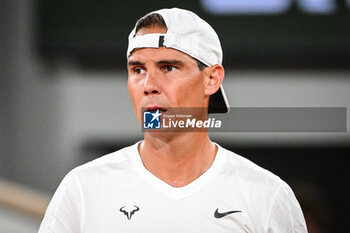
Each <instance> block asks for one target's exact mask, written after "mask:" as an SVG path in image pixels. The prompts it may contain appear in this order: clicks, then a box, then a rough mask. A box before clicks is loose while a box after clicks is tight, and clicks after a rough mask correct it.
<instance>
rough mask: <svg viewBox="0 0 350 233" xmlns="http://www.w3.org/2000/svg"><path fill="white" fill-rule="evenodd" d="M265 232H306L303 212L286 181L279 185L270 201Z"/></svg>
mask: <svg viewBox="0 0 350 233" xmlns="http://www.w3.org/2000/svg"><path fill="white" fill-rule="evenodd" d="M265 232H267V233H307V228H306V223H305V219H304V215H303V212H302V210H301V208H300V205H299V203H298V201H297V199H296V197H295V196H294V193H293V191H292V189H291V188H290V187H289V186H288V185H287V184H286V183H283V185H282V186H281V187H280V189H279V190H278V193H277V195H276V197H275V199H274V202H273V203H272V207H271V210H270V216H269V218H268V222H267V226H266V229H265Z"/></svg>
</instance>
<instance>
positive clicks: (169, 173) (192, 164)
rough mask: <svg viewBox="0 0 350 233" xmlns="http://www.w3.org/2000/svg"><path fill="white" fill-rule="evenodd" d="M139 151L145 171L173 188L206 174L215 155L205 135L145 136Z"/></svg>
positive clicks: (214, 150)
mask: <svg viewBox="0 0 350 233" xmlns="http://www.w3.org/2000/svg"><path fill="white" fill-rule="evenodd" d="M138 149H139V152H140V155H141V159H142V162H143V164H144V166H145V167H146V169H147V170H149V171H150V172H151V173H152V174H154V175H155V176H157V177H158V178H160V179H161V180H163V181H164V182H166V183H168V184H169V185H171V186H174V187H182V186H185V185H187V184H189V183H191V182H192V181H194V180H195V179H197V178H198V177H199V176H200V175H202V174H203V173H204V172H205V171H206V170H208V169H209V167H210V166H211V165H212V163H213V161H214V158H215V155H216V151H217V148H216V146H215V145H214V144H213V143H212V142H211V141H210V139H209V136H208V133H207V132H187V133H181V134H173V135H171V134H169V133H166V135H159V134H155V133H145V140H144V141H143V142H142V143H141V144H140V145H139V148H138Z"/></svg>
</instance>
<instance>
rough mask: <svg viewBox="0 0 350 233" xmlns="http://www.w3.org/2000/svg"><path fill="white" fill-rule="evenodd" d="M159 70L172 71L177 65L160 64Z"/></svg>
mask: <svg viewBox="0 0 350 233" xmlns="http://www.w3.org/2000/svg"><path fill="white" fill-rule="evenodd" d="M161 70H162V71H165V72H172V71H175V70H177V67H175V66H171V65H166V66H162V68H161Z"/></svg>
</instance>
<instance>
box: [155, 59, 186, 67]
mask: <svg viewBox="0 0 350 233" xmlns="http://www.w3.org/2000/svg"><path fill="white" fill-rule="evenodd" d="M157 64H159V65H161V64H171V65H179V66H184V65H185V64H184V63H183V62H182V61H179V60H161V61H158V62H157Z"/></svg>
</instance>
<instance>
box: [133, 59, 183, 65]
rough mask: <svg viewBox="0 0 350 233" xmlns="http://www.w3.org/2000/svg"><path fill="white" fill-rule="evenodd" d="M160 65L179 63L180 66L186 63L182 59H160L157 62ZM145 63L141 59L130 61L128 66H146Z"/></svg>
mask: <svg viewBox="0 0 350 233" xmlns="http://www.w3.org/2000/svg"><path fill="white" fill-rule="evenodd" d="M156 63H157V64H158V65H162V64H171V65H178V66H184V65H185V64H184V63H183V62H182V61H179V60H160V61H157V62H156ZM144 65H145V63H143V62H140V61H129V62H128V66H144Z"/></svg>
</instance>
